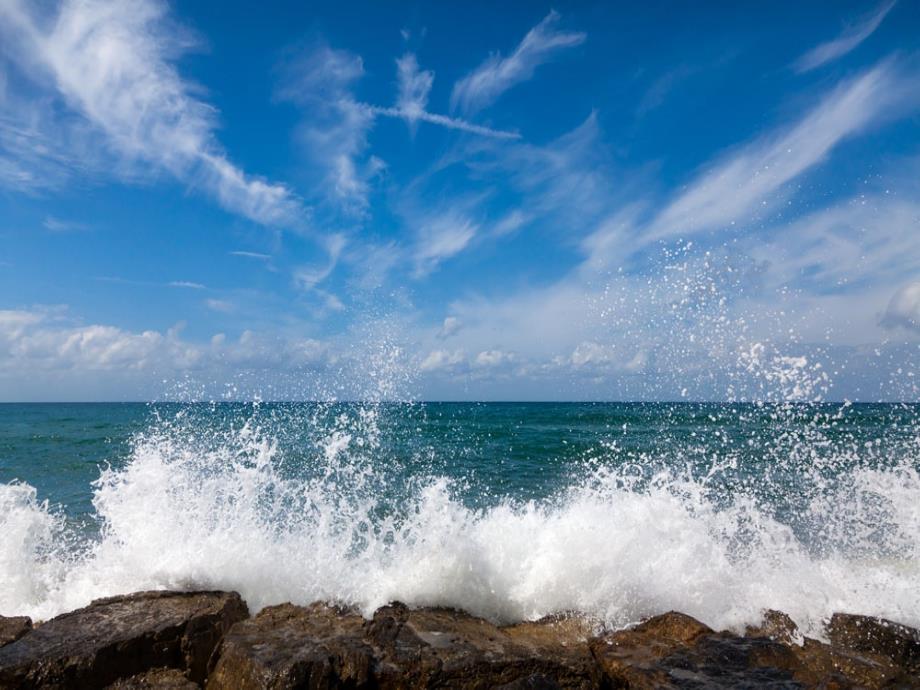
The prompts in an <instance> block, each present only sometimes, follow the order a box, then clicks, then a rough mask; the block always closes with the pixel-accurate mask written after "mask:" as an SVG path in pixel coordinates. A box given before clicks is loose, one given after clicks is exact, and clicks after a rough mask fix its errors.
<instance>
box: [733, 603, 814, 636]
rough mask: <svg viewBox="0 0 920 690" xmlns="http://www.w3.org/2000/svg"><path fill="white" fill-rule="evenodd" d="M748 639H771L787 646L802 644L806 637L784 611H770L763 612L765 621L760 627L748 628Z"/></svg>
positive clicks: (746, 632) (746, 633) (746, 634)
mask: <svg viewBox="0 0 920 690" xmlns="http://www.w3.org/2000/svg"><path fill="white" fill-rule="evenodd" d="M745 636H747V637H769V638H770V639H771V640H776V641H777V642H784V643H785V644H800V643H801V642H802V640H803V639H804V637H803V636H802V633H800V632H799V626H797V625H796V624H795V621H793V620H792V619H791V618H790V617H789V615H788V614H786V613H783V612H782V611H774V610H772V609H768V610H766V611H764V612H763V620H762V621H761V623H760V625H757V626H750V625H749V626H748V627H747V630H746V631H745Z"/></svg>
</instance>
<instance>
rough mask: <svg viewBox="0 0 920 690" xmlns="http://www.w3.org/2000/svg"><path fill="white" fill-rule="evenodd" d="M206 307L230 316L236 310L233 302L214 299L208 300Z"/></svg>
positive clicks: (205, 302)
mask: <svg viewBox="0 0 920 690" xmlns="http://www.w3.org/2000/svg"><path fill="white" fill-rule="evenodd" d="M204 305H205V306H206V307H207V308H208V309H210V310H211V311H216V312H219V313H221V314H230V313H231V312H233V310H234V308H235V307H234V304H233V302H228V301H227V300H223V299H214V298H209V299H206V300H205V301H204Z"/></svg>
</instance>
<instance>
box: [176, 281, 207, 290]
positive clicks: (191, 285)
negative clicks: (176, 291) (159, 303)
mask: <svg viewBox="0 0 920 690" xmlns="http://www.w3.org/2000/svg"><path fill="white" fill-rule="evenodd" d="M167 285H168V286H169V287H174V288H189V289H190V290H204V289H205V286H204V285H202V284H201V283H193V282H191V281H188V280H173V281H171V282H169V283H167Z"/></svg>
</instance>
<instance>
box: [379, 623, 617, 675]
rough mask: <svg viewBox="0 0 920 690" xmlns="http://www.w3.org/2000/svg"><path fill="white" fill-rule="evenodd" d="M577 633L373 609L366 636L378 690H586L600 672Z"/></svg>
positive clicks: (549, 625)
mask: <svg viewBox="0 0 920 690" xmlns="http://www.w3.org/2000/svg"><path fill="white" fill-rule="evenodd" d="M576 629H577V626H571V625H565V624H564V623H560V622H557V621H552V620H550V621H541V622H538V623H525V624H521V625H517V626H509V627H506V628H498V627H496V626H494V625H492V624H491V623H489V622H487V621H485V620H482V619H480V618H475V617H473V616H470V615H468V614H466V613H463V612H461V611H455V610H451V609H419V610H409V609H407V608H406V607H405V606H401V605H394V606H387V607H384V608H382V609H379V610H378V611H377V612H376V613H375V614H374V618H373V620H372V621H371V622H370V623H369V624H368V626H367V636H368V639H369V640H370V641H371V643H372V644H373V645H374V646H375V647H376V648H377V649H379V650H380V656H379V659H380V663H379V664H378V666H377V668H376V676H377V680H378V682H379V683H380V686H381V687H393V688H396V687H407V686H408V687H454V688H460V687H462V688H494V687H502V686H507V687H508V688H512V687H513V688H530V687H532V688H547V687H552V688H592V687H599V686H600V683H601V674H600V672H599V671H600V669H599V667H598V666H597V664H596V663H595V662H594V660H593V658H592V657H591V652H590V649H589V648H588V645H587V640H586V638H585V637H581V638H579V635H578V634H577V633H576V632H575V630H576Z"/></svg>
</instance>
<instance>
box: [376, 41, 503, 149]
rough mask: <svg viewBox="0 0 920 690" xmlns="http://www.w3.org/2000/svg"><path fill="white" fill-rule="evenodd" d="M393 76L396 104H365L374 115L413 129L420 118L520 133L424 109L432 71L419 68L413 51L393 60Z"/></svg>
mask: <svg viewBox="0 0 920 690" xmlns="http://www.w3.org/2000/svg"><path fill="white" fill-rule="evenodd" d="M396 77H397V83H398V93H397V97H396V106H395V107H392V108H380V107H375V106H369V107H370V109H371V112H373V113H374V114H375V115H383V116H384V117H396V118H400V119H403V120H405V121H406V123H407V124H408V125H409V130H410V131H411V132H413V133H414V132H415V129H416V127H417V126H418V123H419V122H420V121H421V122H428V123H430V124H433V125H438V126H440V127H446V128H447V129H456V130H459V131H461V132H469V133H470V134H478V135H480V136H485V137H495V138H497V139H519V138H520V134H518V133H517V132H509V131H503V130H497V129H492V128H491V127H483V126H480V125H476V124H473V123H471V122H467V121H466V120H461V119H460V118H456V117H448V116H447V115H439V114H437V113H430V112H428V110H427V107H428V94H429V93H430V92H431V86H432V84H433V83H434V72H432V71H431V70H421V69H420V68H419V65H418V60H417V59H416V57H415V55H414V54H413V53H406V54H405V55H403V56H402V57H401V58H399V59H398V60H397V61H396Z"/></svg>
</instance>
